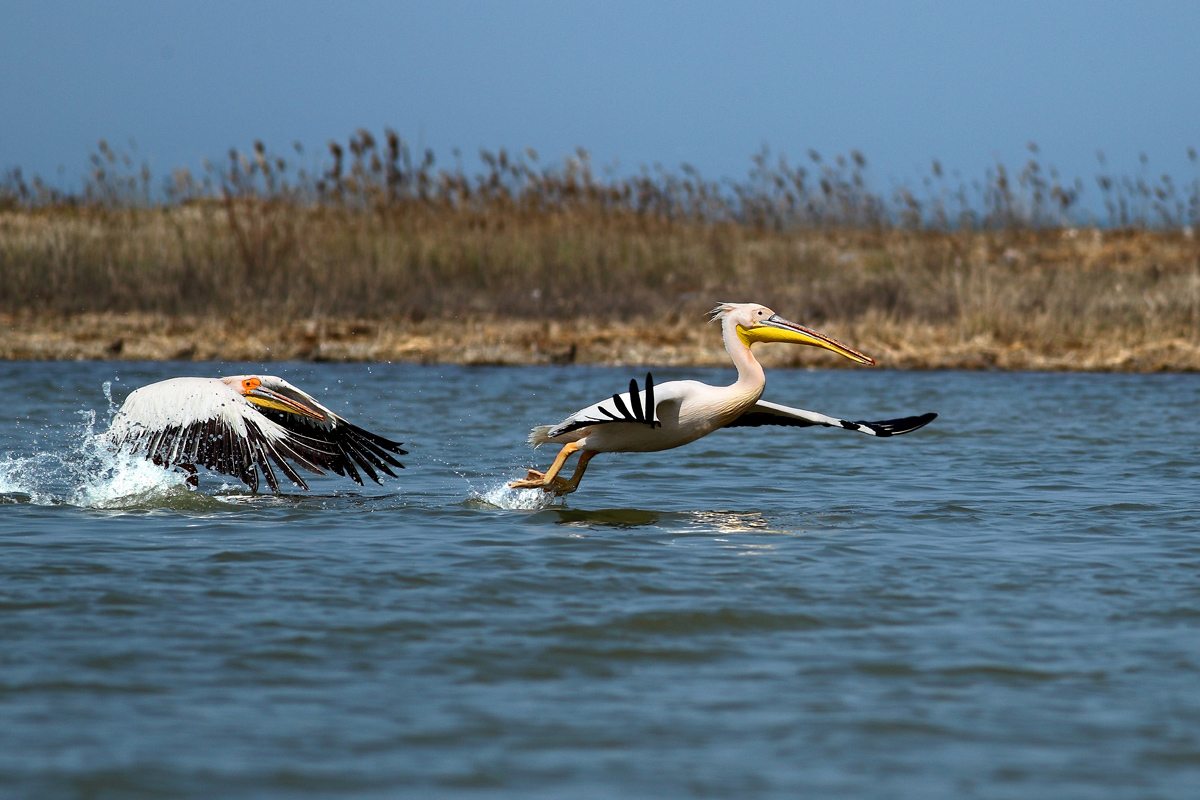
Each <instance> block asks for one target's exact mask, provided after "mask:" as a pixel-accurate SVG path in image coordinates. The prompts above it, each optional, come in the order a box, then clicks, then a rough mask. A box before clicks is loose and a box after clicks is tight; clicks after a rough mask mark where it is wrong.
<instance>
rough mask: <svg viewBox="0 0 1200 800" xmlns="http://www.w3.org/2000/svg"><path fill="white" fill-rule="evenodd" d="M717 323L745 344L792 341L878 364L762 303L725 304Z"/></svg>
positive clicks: (718, 311)
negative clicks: (732, 331)
mask: <svg viewBox="0 0 1200 800" xmlns="http://www.w3.org/2000/svg"><path fill="white" fill-rule="evenodd" d="M712 318H713V320H714V321H716V320H721V322H722V325H733V326H735V330H736V331H737V337H738V339H740V340H741V342H742V344H744V345H746V347H749V346H750V345H752V344H754V343H755V342H789V343H791V344H807V345H812V346H813V347H823V348H825V349H826V350H832V351H833V352H835V353H837V354H838V355H842V356H845V357H846V358H848V359H850V360H851V361H857V362H858V363H859V364H874V363H875V361H874V359H872V358H870V357H869V356H865V355H863V354H862V353H860V352H858V351H857V350H855V349H854V348H852V347H847V346H846V345H844V344H842V343H841V342H839V341H837V340H836V339H834V338H832V337H829V336H826V335H825V334H823V333H817V332H816V331H814V330H812V329H811V328H806V327H804V326H803V325H797V324H796V323H795V322H790V321H788V320H786V319H784V318H783V317H781V316H779V315H778V314H776V313H775V312H774V311H772V310H771V309H769V308H767V307H766V306H764V305H759V304H758V303H722V304H721V305H719V306H717V307H716V308H714V309H713V310H712Z"/></svg>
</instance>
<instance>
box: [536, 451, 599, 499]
mask: <svg viewBox="0 0 1200 800" xmlns="http://www.w3.org/2000/svg"><path fill="white" fill-rule="evenodd" d="M595 456H596V451H595V450H584V451H583V452H582V453H580V454H579V463H578V464H576V465H575V472H574V474H572V475H571V480H569V481H563V479H562V478H558V479H556V480H555V482H554V486H553V488H551V487H549V486H547V487H546V491H548V492H549V491H553V492H554V494H555V496H556V497H562V496H563V495H564V494H570V493H571V492H573V491H575V490H576V489H578V488H579V481H580V479H581V478H583V473H584V472H586V471H587V465H588V462H589V461H591V460H592V459H593V458H595Z"/></svg>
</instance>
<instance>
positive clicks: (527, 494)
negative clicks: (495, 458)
mask: <svg viewBox="0 0 1200 800" xmlns="http://www.w3.org/2000/svg"><path fill="white" fill-rule="evenodd" d="M472 499H473V500H475V501H476V502H477V503H482V504H486V505H488V506H492V507H493V508H503V509H506V510H510V511H540V510H541V509H543V508H549V507H551V506H554V505H560V504H561V500H560V498H558V497H555V496H554V495H553V494H552V493H550V492H543V491H542V490H541V489H514V488H512V487H511V486H509V485H508V481H503V482H501V483H498V484H496V485H495V486H491V487H489V488H487V489H484V490H483V491H482V492H474V495H473V497H472Z"/></svg>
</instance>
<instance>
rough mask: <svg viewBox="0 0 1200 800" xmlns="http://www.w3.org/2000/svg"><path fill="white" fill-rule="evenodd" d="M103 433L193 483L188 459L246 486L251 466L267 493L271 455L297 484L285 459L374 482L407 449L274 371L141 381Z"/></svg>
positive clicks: (275, 487)
mask: <svg viewBox="0 0 1200 800" xmlns="http://www.w3.org/2000/svg"><path fill="white" fill-rule="evenodd" d="M108 437H109V441H110V443H111V444H112V445H113V446H114V447H115V448H117V449H120V450H125V451H127V452H131V453H135V454H136V453H142V454H145V456H146V458H148V459H150V460H151V461H153V462H154V463H155V464H158V465H159V466H162V467H178V468H180V469H182V470H183V471H184V472H186V473H187V476H188V478H187V482H188V483H189V484H190V485H191V486H193V487H195V486H196V485H198V478H197V472H196V464H202V465H204V466H205V467H208V468H209V469H211V470H215V471H217V472H221V473H224V474H226V475H232V476H233V477H235V478H237V479H238V480H240V481H242V482H243V483H245V484H246V485H248V486H249V487H250V490H251V491H253V492H257V491H258V470H261V471H262V474H263V478H265V479H266V481H267V485H268V486H270V487H271V491H274V492H278V491H279V481H278V479H277V478H276V477H275V470H274V469H273V468H272V467H271V462H272V461H273V462H275V465H276V466H278V467H279V469H280V470H281V471H282V472H283V474H284V475H286V476H287V477H288V478H290V479H291V481H292V482H293V483H295V484H296V485H298V486H300V487H302V488H304V489H308V484H307V483H305V482H304V479H303V478H301V477H300V475H299V473H297V471H296V469H295V468H294V467H293V466H292V465H291V464H289V463H288V459H290V460H292V461H294V462H296V464H297V465H299V466H300V467H302V468H303V469H305V470H308V471H309V472H312V473H315V474H317V475H324V474H325V471H326V470H332V471H333V472H336V473H337V474H338V475H348V476H349V477H350V479H351V480H353V481H354V482H355V483H357V484H359V485H360V486H361V485H362V482H363V480H362V478H361V477H359V474H358V469H356V468H355V464H357V465H358V467H359V468H361V469H362V471H363V472H365V473H367V476H368V477H369V478H371V480H373V481H375V482H376V483H379V475H378V474H377V473H376V470H380V471H382V472H384V473H386V474H388V475H391V476H392V477H393V478H394V477H396V473H394V472H392V470H391V469H390V468H389V467H388V465H389V464H390V465H391V466H393V467H401V468H403V467H404V465H403V464H401V463H400V462H399V461H397V460H396V459H395V458H394V457H393V456H392V455H391V454H392V453H396V454H398V455H404V454H405V453H406V452H407V451H406V450H401V449H400V442H393V441H390V440H388V439H385V438H383V437H382V436H379V435H378V434H374V433H371V432H370V431H365V430H363V429H362V428H360V427H358V426H356V425H352V424H350V423H349V422H347V421H346V420H344V419H342V418H341V417H340V416H338V415H337V414H335V413H333V412H332V411H330V410H329V409H328V408H326V407H325V406H323V405H321V404H320V403H318V402H317V401H316V400H315V399H313V398H312V396H310V395H309V394H307V393H305V392H302V391H301V390H299V389H297V388H296V387H295V386H293V385H292V384H290V383H288V382H287V381H285V380H284V379H283V378H277V377H275V376H274V375H235V376H233V377H229V378H172V379H170V380H166V381H160V382H159V383H152V384H150V385H149V386H143V387H142V388H140V389H137V390H135V391H133V392H132V393H130V395H129V397H127V398H125V403H124V405H122V406H121V409H120V411H118V412H117V415H116V417H114V418H113V422H112V425H111V426H110V427H109V429H108ZM255 467H257V468H258V469H257V470H256V469H255Z"/></svg>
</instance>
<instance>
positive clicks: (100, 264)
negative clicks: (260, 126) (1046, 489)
mask: <svg viewBox="0 0 1200 800" xmlns="http://www.w3.org/2000/svg"><path fill="white" fill-rule="evenodd" d="M1030 156H1031V157H1030V160H1029V162H1028V163H1027V164H1026V165H1025V166H1024V167H1023V168H1022V169H1021V170H1020V171H1018V172H1016V173H1015V174H1014V173H1012V172H1010V171H1008V170H1006V169H1005V168H1004V167H1003V166H1001V165H997V166H996V167H995V168H994V169H993V170H991V171H990V172H989V174H988V175H987V176H986V177H985V179H984V180H983V181H977V182H975V183H974V184H972V185H971V186H967V185H965V184H962V183H961V181H960V182H959V183H960V185H957V186H952V183H953V181H952V180H951V179H949V178H948V177H947V176H946V175H945V173H944V171H943V170H942V168H941V166H940V165H939V164H937V163H936V162H934V164H933V165H931V171H930V175H929V176H927V177H926V178H925V179H922V181H920V188H919V190H918V189H913V188H909V187H900V188H897V189H894V190H892V191H891V192H889V193H886V194H885V193H882V192H879V191H877V190H874V189H873V188H872V187H871V186H870V183H869V180H868V171H867V165H866V161H865V159H864V158H863V157H862V156H861V155H860V154H858V153H855V152H852V153H851V154H850V155H849V156H848V157H839V158H835V159H833V160H832V161H825V160H824V159H822V158H821V156H819V155H818V154H816V153H811V154H810V155H809V158H808V164H807V165H806V166H803V167H800V166H793V165H790V164H789V163H788V162H786V161H785V160H783V159H776V158H773V157H772V156H771V155H770V154H769V153H768V152H766V151H764V152H762V153H760V154H759V155H758V156H757V157H756V158H755V160H754V167H753V169H752V171H751V173H750V175H749V176H748V177H747V179H746V180H745V181H742V182H740V183H737V182H715V181H709V180H706V179H704V178H703V177H702V176H700V175H699V174H698V173H697V172H696V170H694V169H692V168H690V167H687V166H686V165H685V166H683V167H681V168H680V170H679V171H678V172H669V171H666V170H662V169H655V170H649V169H646V170H642V171H641V172H640V173H638V174H636V175H633V176H616V175H611V174H604V175H600V174H598V172H597V170H596V169H595V168H594V166H593V165H592V163H591V160H590V159H589V157H588V156H587V154H586V153H584V152H582V151H580V152H578V153H576V154H575V155H574V156H573V157H571V158H569V159H566V160H565V161H564V162H562V163H561V164H555V165H552V166H546V167H542V166H539V164H538V160H537V155H536V154H535V153H533V152H531V151H527V152H526V153H523V154H521V155H520V156H519V157H515V156H512V155H510V154H509V153H507V152H506V151H503V150H502V151H498V152H496V153H490V152H484V153H482V154H481V162H480V163H481V167H480V168H479V169H478V170H476V171H475V172H473V173H470V174H468V173H467V172H465V171H464V169H463V167H462V165H461V156H460V155H458V154H456V165H455V166H454V167H452V168H446V169H439V168H437V167H436V165H435V159H434V156H433V154H432V153H429V152H426V153H423V154H420V155H419V156H414V155H413V154H412V153H411V152H410V151H409V148H408V147H407V146H406V145H405V143H404V142H403V141H402V140H401V139H400V138H399V137H398V136H397V135H396V134H395V133H393V132H387V133H386V134H385V136H384V137H383V140H382V142H377V141H376V139H375V138H374V137H373V136H372V135H371V134H370V133H369V132H366V131H360V132H358V133H357V134H356V135H355V136H354V137H352V138H351V139H350V141H349V142H348V143H347V144H346V145H345V146H344V147H343V146H342V145H340V144H336V143H333V144H331V146H330V148H329V155H328V158H327V159H326V161H325V163H324V164H322V165H321V166H320V167H319V168H318V169H316V170H313V171H306V170H304V169H300V168H297V167H295V166H294V165H293V164H292V163H289V161H288V160H287V159H285V158H283V157H281V156H277V155H274V154H271V153H269V152H268V151H267V149H266V148H265V147H264V146H263V145H261V144H258V143H256V144H255V146H254V147H253V148H252V150H251V152H249V153H241V152H237V151H232V152H231V153H230V154H229V156H228V158H227V159H225V160H223V161H222V162H219V163H216V164H209V165H206V168H205V170H204V172H203V174H202V175H199V176H193V175H192V174H190V173H188V172H187V171H186V170H177V171H175V172H174V173H173V174H172V175H171V176H170V178H168V179H167V180H166V181H163V182H160V183H156V182H155V180H154V179H153V176H152V175H151V174H150V172H149V170H148V169H146V168H144V167H141V166H138V165H137V164H136V162H135V161H134V159H133V158H132V157H130V156H128V155H123V154H119V153H116V152H115V151H113V150H112V149H111V148H110V147H108V146H107V145H106V144H105V143H103V142H102V143H101V145H100V147H99V150H98V152H97V153H96V154H95V155H94V156H93V157H92V172H91V174H90V177H89V178H88V180H87V181H85V183H84V185H83V187H82V188H81V189H80V190H78V191H76V192H73V193H69V194H68V193H63V192H61V191H59V190H55V189H52V188H50V187H48V186H47V185H46V184H45V183H44V182H42V181H39V180H36V179H34V180H32V181H26V180H25V179H24V178H23V176H22V175H21V174H20V173H19V172H16V171H13V172H10V173H9V175H8V176H7V177H6V178H5V179H4V180H3V181H0V285H2V286H3V292H0V313H3V314H6V315H8V318H9V320H10V323H9V326H8V328H9V331H10V333H9V337H10V340H12V337H14V336H16V337H19V336H20V335H21V333H22V331H26V332H31V331H34V330H35V329H38V330H40V329H42V328H45V326H46V325H49V324H52V322H50V321H53V320H64V319H76V320H77V319H81V318H85V317H86V318H89V319H94V318H97V315H100V316H103V315H133V316H128V318H129V319H133V318H135V317H136V318H139V319H142V318H146V315H149V317H153V318H165V319H172V318H175V319H185V318H187V319H211V320H220V321H222V324H223V325H224V327H225V328H227V329H229V328H230V327H231V326H232V327H237V326H238V325H245V324H250V323H249V322H247V321H249V320H258V321H259V322H260V324H261V322H263V321H269V324H271V325H275V326H278V327H281V328H283V327H287V326H288V325H293V326H294V325H297V324H300V323H304V322H306V321H309V322H311V321H321V322H322V325H324V324H325V322H328V321H341V322H345V321H347V320H359V321H374V322H373V324H377V325H378V324H381V323H386V324H389V325H391V326H393V328H394V329H395V330H396V331H397V332H398V333H397V334H396V335H400V333H399V332H400V331H402V330H403V329H405V326H406V325H409V324H416V325H420V324H422V323H425V324H426V327H428V325H429V324H432V323H433V322H435V321H440V322H448V321H454V320H459V321H461V320H465V319H468V318H475V319H487V320H491V321H492V324H494V325H496V326H498V327H499V329H500V330H504V329H505V327H506V323H505V322H504V321H506V320H507V321H525V320H551V321H553V320H559V321H562V322H564V323H570V324H576V325H578V324H585V323H581V322H580V321H581V320H584V321H590V322H586V324H604V323H611V324H612V325H617V324H623V325H628V324H630V323H637V322H638V321H645V320H649V319H655V320H658V321H660V322H661V321H662V320H668V321H671V320H687V321H688V322H687V323H686V324H687V325H691V326H694V323H693V322H692V321H694V320H698V319H699V318H700V315H701V314H702V313H703V312H704V311H705V310H706V309H707V308H709V307H711V305H712V304H713V303H714V302H716V301H718V300H727V299H729V300H743V299H756V300H760V301H763V302H767V303H771V304H773V305H775V306H776V307H777V308H779V309H780V310H781V311H782V312H785V313H786V314H787V315H788V316H792V317H793V318H797V319H799V320H803V321H807V322H810V323H812V324H814V325H822V326H824V327H826V328H830V329H832V330H842V331H853V332H854V333H855V334H856V335H857V336H859V337H860V338H858V339H857V341H859V342H862V338H861V337H862V336H867V337H875V338H877V339H878V342H877V344H878V345H879V346H880V347H883V348H890V350H889V351H894V354H896V358H897V359H898V360H897V363H900V362H904V363H910V365H913V366H919V365H922V364H923V365H926V366H928V365H962V364H959V363H958V362H954V361H953V360H951V362H946V361H945V360H944V359H943V360H941V361H939V360H938V357H934V355H929V354H927V356H928V357H926V358H925V359H924V361H923V362H922V360H921V359H920V358H916V357H914V358H913V359H909V361H907V362H905V361H904V357H901V355H900V354H902V353H903V352H906V351H905V350H904V348H905V347H910V346H911V347H917V346H918V342H927V343H929V342H937V343H939V344H937V345H936V347H937V348H939V349H938V352H941V353H946V352H950V351H955V352H958V350H956V348H958V349H959V350H963V352H964V353H966V350H965V349H964V345H965V344H966V343H970V342H975V343H976V344H978V345H979V346H980V347H983V348H984V349H985V350H986V349H987V348H993V349H995V348H1000V350H1003V349H1004V348H1009V349H1013V348H1015V349H1016V350H1018V351H1020V352H1022V353H1027V354H1033V355H1031V356H1030V358H1026V359H1025V360H1023V361H1022V360H1021V359H1017V361H1016V362H1014V363H1016V364H1017V365H1025V366H1030V365H1032V366H1037V363H1035V362H1036V358H1034V356H1036V355H1037V354H1039V353H1040V354H1043V355H1046V356H1047V357H1048V356H1049V354H1053V353H1056V352H1059V353H1063V352H1066V353H1071V352H1074V353H1076V354H1079V353H1082V352H1083V351H1084V350H1087V348H1089V347H1093V345H1092V344H1091V343H1095V342H1108V343H1118V344H1119V345H1120V346H1121V347H1124V348H1126V349H1128V348H1131V347H1132V348H1137V347H1145V346H1150V345H1152V344H1153V343H1155V342H1157V343H1160V344H1161V343H1163V342H1181V343H1183V344H1182V345H1181V346H1182V347H1184V348H1185V349H1187V348H1189V347H1192V345H1195V344H1197V331H1198V330H1200V247H1198V246H1197V243H1196V240H1195V233H1194V231H1195V225H1196V222H1197V221H1198V219H1200V179H1197V180H1193V181H1192V182H1191V183H1189V184H1186V185H1182V186H1179V185H1176V184H1175V183H1173V182H1172V181H1171V179H1170V178H1169V177H1168V176H1162V177H1160V178H1158V179H1157V180H1149V179H1148V178H1147V177H1146V176H1145V175H1142V176H1139V177H1134V178H1118V177H1114V176H1111V175H1108V174H1101V175H1100V176H1098V178H1097V187H1098V189H1099V192H1100V194H1099V196H1100V198H1101V199H1102V203H1101V205H1103V207H1104V209H1105V211H1104V215H1105V216H1104V218H1103V219H1096V218H1093V217H1091V216H1089V214H1088V212H1087V211H1085V210H1084V205H1083V204H1082V202H1081V198H1083V197H1084V194H1085V190H1084V187H1083V185H1082V184H1081V183H1079V182H1074V183H1071V184H1070V185H1067V184H1065V183H1064V182H1063V181H1061V180H1060V178H1059V176H1058V174H1057V173H1056V172H1055V171H1054V170H1053V169H1051V168H1048V167H1044V166H1043V165H1041V164H1040V163H1039V162H1038V161H1037V152H1036V147H1034V146H1032V145H1031V148H1030ZM1190 156H1191V157H1192V159H1193V162H1195V153H1194V152H1190ZM303 157H304V154H303V153H302V152H300V151H299V148H297V153H296V156H294V158H295V159H296V160H297V161H299V160H302V159H303ZM137 315H142V316H140V317H138V316H137ZM427 320H428V321H429V322H426V321H427ZM355 324H358V323H355ZM39 326H40V327H39ZM334 327H336V325H335V326H334ZM508 327H509V328H511V327H512V326H511V325H508ZM106 330H107V328H106ZM884 332H886V336H885V335H884ZM31 335H32V334H31ZM107 335H108V334H107V333H106V334H105V336H107ZM521 335H522V336H525V334H521ZM530 336H532V338H530ZM538 337H539V335H538V334H536V332H535V333H534V334H530V335H529V336H525V338H526V339H528V340H529V341H528V342H527V343H526V344H527V345H528V344H529V342H533V344H534V345H536V346H537V347H542V350H541V351H540V352H543V353H545V352H548V351H549V350H548V349H547V348H549V349H553V348H552V347H550V345H548V344H546V343H544V342H542V343H541V344H538V342H540V341H541V340H540V339H539V338H538ZM879 337H884V338H886V337H891V340H889V341H884V339H882V338H879ZM119 338H120V337H119ZM518 338H520V337H518ZM300 339H301V340H304V341H307V339H305V337H304V336H301V337H300ZM530 346H533V345H530ZM927 346H931V345H927ZM304 347H309V346H308V345H304ZM304 347H301V348H300V349H297V348H295V347H293V348H292V349H290V350H287V348H285V350H287V352H290V353H291V354H292V355H293V356H297V355H299V356H303V355H304V354H305V353H306V352H311V348H309V349H308V350H305V349H304ZM86 349H87V348H83V350H86ZM393 349H394V348H393ZM0 352H2V353H7V354H8V355H10V356H11V355H12V354H14V353H19V352H24V351H22V350H21V349H20V347H16V349H14V348H13V347H9V348H8V350H7V351H4V350H3V349H2V348H0ZM81 352H82V350H81ZM193 352H195V348H193ZM210 355H216V356H220V355H221V353H216V354H210ZM422 357H424V356H422ZM965 357H966V356H965V355H964V358H965ZM1189 358H1191V356H1187V357H1186V358H1184V359H1183V360H1184V362H1187V363H1184V364H1183V366H1187V364H1188V363H1190V362H1188V359H1189ZM1030 359H1033V360H1032V361H1031V360H1030ZM693 360H700V361H703V358H701V357H699V356H696V357H695V358H693ZM968 360H969V359H968ZM990 360H991V362H992V363H993V364H1000V365H1004V364H1003V363H1002V362H1004V358H1003V357H1000V356H996V357H993V358H991V359H990ZM1166 360H1167V361H1170V360H1171V359H1166ZM959 361H962V359H959ZM987 361H988V359H984V362H985V363H980V364H976V365H977V366H988V365H989V364H988V363H986V362H987ZM1047 363H1048V362H1047ZM1055 363H1057V362H1055ZM1088 363H1092V362H1088ZM968 365H970V364H968ZM1058 366H1062V364H1058ZM1160 366H1161V365H1160ZM1166 366H1171V364H1169V363H1168V364H1166ZM1174 366H1175V367H1178V366H1179V365H1178V364H1176V365H1174ZM1195 366H1197V367H1200V362H1198V363H1197V365H1195Z"/></svg>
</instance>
